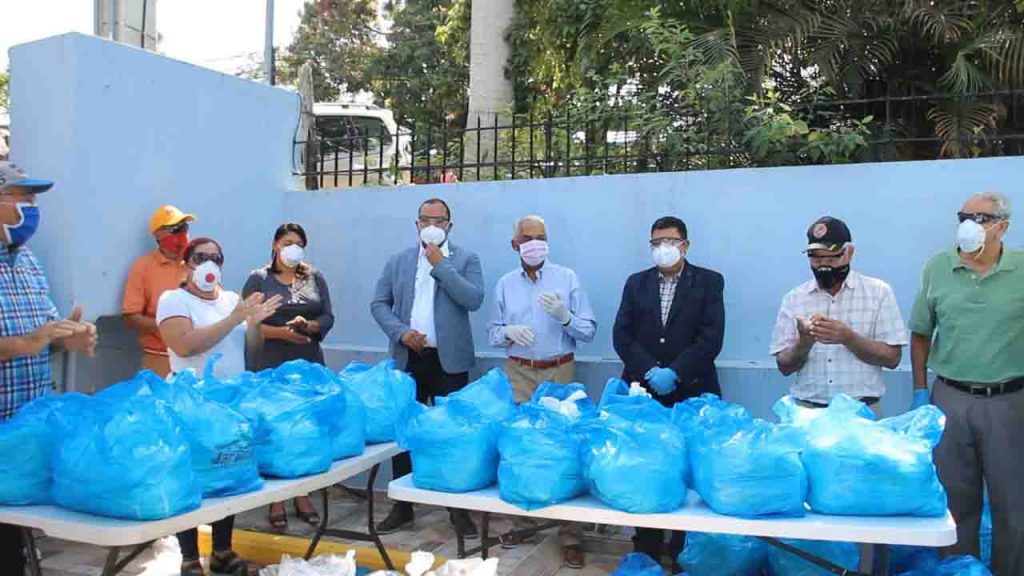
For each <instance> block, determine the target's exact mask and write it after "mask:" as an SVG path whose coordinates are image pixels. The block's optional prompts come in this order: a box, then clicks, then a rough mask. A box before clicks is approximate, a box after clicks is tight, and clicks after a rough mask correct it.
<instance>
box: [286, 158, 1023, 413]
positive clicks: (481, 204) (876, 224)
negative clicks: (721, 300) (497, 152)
mask: <svg viewBox="0 0 1024 576" xmlns="http://www.w3.org/2000/svg"><path fill="white" fill-rule="evenodd" d="M1022 176H1024V159H1017V158H1009V159H986V160H971V161H939V162H910V163H892V164H871V165H853V166H820V167H800V168H773V169H756V170H724V171H712V172H685V173H672V174H644V175H624V176H608V177H591V178H561V179H552V180H530V181H516V182H495V183H471V184H457V185H433V186H419V187H409V188H403V189H393V188H379V189H374V188H369V189H357V190H334V191H328V192H317V193H312V194H307V193H290V194H289V196H288V197H289V198H290V200H288V201H287V202H286V211H285V213H286V214H287V215H288V216H289V217H292V218H294V219H295V220H297V221H299V222H301V223H303V225H305V226H306V227H307V229H309V230H310V234H311V239H310V242H311V246H310V249H309V254H310V256H311V258H312V259H313V261H314V262H315V263H317V264H318V265H319V266H321V267H322V268H323V269H324V270H325V271H326V273H327V274H328V279H329V280H330V283H331V286H332V289H333V294H334V296H333V297H334V300H335V302H336V303H337V305H338V308H339V310H341V311H342V312H341V315H340V316H339V321H338V323H337V325H336V327H335V330H334V332H333V333H332V334H331V336H330V338H329V342H331V343H333V344H338V345H340V346H342V347H344V348H351V347H382V346H383V345H384V344H385V341H384V338H383V336H382V335H381V333H380V331H379V330H378V329H377V327H376V324H374V322H373V320H372V318H371V316H370V314H369V311H368V306H367V304H368V302H369V300H370V298H371V296H372V293H373V283H374V281H375V280H376V278H377V276H378V275H379V273H380V270H381V267H382V266H383V264H384V261H385V258H386V256H387V255H389V254H391V253H393V252H395V251H398V250H400V249H402V248H404V247H406V246H409V245H410V244H411V243H412V242H415V229H414V222H413V220H414V218H415V214H416V210H417V207H418V205H419V203H420V202H422V201H423V200H424V199H426V198H429V197H431V196H435V195H438V196H443V197H444V198H445V199H446V200H447V201H448V202H449V203H450V204H451V206H452V211H453V222H454V223H455V227H454V229H453V232H452V236H451V238H452V242H455V243H458V244H461V245H463V246H465V247H467V248H470V249H472V250H475V251H476V252H477V253H478V254H480V256H481V259H482V262H483V267H484V276H485V279H486V282H487V285H488V286H489V287H491V286H493V285H494V283H495V281H497V279H498V277H499V276H500V275H501V274H503V273H505V272H506V271H508V270H510V269H512V268H513V267H515V266H516V255H515V253H514V252H512V251H511V248H510V247H509V241H510V239H511V235H512V226H513V224H514V222H515V221H516V219H517V218H518V217H520V216H522V215H525V214H530V213H537V214H540V215H542V216H544V218H545V219H546V220H547V222H548V234H549V239H550V242H551V250H552V253H551V258H552V261H557V262H559V263H561V264H565V265H567V266H570V267H573V268H575V269H576V271H577V272H578V273H579V276H580V278H581V279H582V282H583V284H584V287H585V288H586V289H587V290H588V291H589V294H590V299H591V303H592V304H593V306H594V308H595V312H596V314H597V318H598V334H597V338H596V339H595V341H594V342H593V343H591V344H587V345H584V346H583V347H582V348H581V351H580V353H581V355H583V356H587V357H590V359H592V360H594V361H598V365H597V366H595V367H594V370H596V371H595V372H592V374H593V376H592V377H591V379H590V380H591V382H590V383H591V384H592V385H593V384H595V383H599V382H600V381H603V377H604V376H606V375H610V374H613V373H615V372H617V371H618V369H619V368H618V366H617V365H615V363H614V360H615V353H614V350H613V349H612V345H611V325H612V323H613V321H614V316H615V311H616V309H617V307H618V303H619V298H620V295H621V290H622V285H623V282H624V281H625V279H626V277H627V276H628V275H629V274H630V273H632V272H635V271H637V270H640V269H643V268H645V267H648V266H650V265H651V264H650V258H649V252H648V248H647V240H648V238H649V231H650V225H651V223H652V222H653V221H654V220H655V219H656V218H657V217H659V216H662V215H666V214H673V215H676V216H679V217H681V218H682V219H683V220H684V221H686V223H687V225H688V227H689V233H690V239H691V243H692V245H691V249H690V253H689V260H690V261H691V262H693V263H694V264H697V265H700V266H705V267H709V268H712V269H715V270H718V271H719V272H721V273H722V274H723V275H724V276H725V286H726V292H725V302H726V319H727V328H726V338H725V346H724V348H723V350H722V354H721V356H720V357H719V360H720V362H719V365H720V368H721V372H722V377H723V384H724V387H725V393H726V395H727V396H731V397H733V398H734V399H737V400H742V401H744V402H745V403H748V404H751V405H752V406H753V407H754V409H755V411H756V412H758V413H760V414H766V413H767V411H768V408H769V407H770V405H771V402H772V401H774V399H776V398H777V397H778V396H779V395H781V394H782V393H784V391H785V389H786V379H785V378H782V376H781V375H779V374H778V372H777V371H776V370H775V366H774V360H773V359H772V358H771V357H770V356H769V354H768V344H769V340H770V338H771V330H772V326H773V325H774V321H775V315H776V313H777V311H778V306H779V303H780V301H781V299H782V296H783V295H784V294H785V293H786V292H787V291H788V290H789V289H791V288H792V287H793V286H795V285H797V284H799V283H800V282H803V281H804V280H806V279H808V278H809V277H810V271H809V269H808V264H807V258H806V257H805V256H804V255H803V254H802V253H801V250H802V249H803V248H804V246H805V244H806V236H805V234H806V230H807V227H808V226H809V225H810V223H811V222H813V221H814V220H815V219H816V218H817V217H818V216H821V215H823V214H831V215H834V216H836V217H839V218H842V219H843V220H845V221H846V222H847V224H849V226H850V228H851V230H852V233H853V237H854V242H855V244H856V246H857V254H856V257H855V260H854V266H855V268H856V269H857V270H859V271H860V272H863V273H865V274H869V275H872V276H877V277H880V278H883V279H885V280H886V281H888V282H889V283H890V284H891V285H892V286H893V288H894V290H895V291H896V295H897V298H898V300H899V304H900V308H901V310H902V312H903V314H904V317H906V316H908V315H909V313H910V308H911V305H912V303H913V298H914V295H915V291H916V287H917V285H918V282H919V274H920V271H921V268H922V267H923V265H924V263H925V262H926V261H927V259H928V258H929V257H930V256H931V255H932V254H934V253H935V252H936V251H939V250H943V249H946V248H948V247H950V246H952V243H953V240H954V238H955V231H956V218H955V214H956V211H957V209H958V208H959V206H960V205H961V203H962V202H963V200H964V199H965V198H966V197H967V196H968V195H969V194H970V193H973V192H976V191H982V190H988V189H999V190H1002V191H1003V192H1005V193H1007V194H1009V195H1010V197H1011V199H1012V200H1014V201H1015V202H1016V204H1018V205H1020V204H1021V202H1024V193H1022V192H1021V190H1020V187H1019V185H1018V182H1020V181H1021V177H1022ZM1022 238H1024V236H1022V235H1021V232H1020V230H1018V229H1016V228H1014V227H1011V229H1010V233H1009V235H1008V238H1007V239H1008V243H1009V244H1010V245H1012V246H1015V247H1018V248H1019V247H1020V246H1021V239H1022ZM491 306H493V299H492V295H491V294H488V297H487V300H486V301H485V303H484V308H483V309H482V311H481V312H479V313H477V314H475V315H474V316H473V327H474V337H475V339H476V343H477V349H478V350H479V351H480V352H482V353H487V352H489V351H491V350H490V349H488V347H487V341H486V322H487V318H488V316H489V315H490V310H491ZM904 362H905V364H907V365H908V366H909V351H908V352H907V353H905V354H904ZM887 382H889V383H890V388H893V390H892V392H893V397H892V398H890V402H887V408H888V409H889V410H897V409H900V410H901V409H903V407H904V406H905V405H906V404H907V403H908V402H909V390H908V389H907V388H908V387H909V385H910V384H909V374H907V373H905V372H903V373H891V374H890V375H889V377H888V378H887Z"/></svg>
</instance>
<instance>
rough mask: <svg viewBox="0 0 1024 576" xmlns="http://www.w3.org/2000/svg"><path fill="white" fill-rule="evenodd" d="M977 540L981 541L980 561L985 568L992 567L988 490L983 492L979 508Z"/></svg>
mask: <svg viewBox="0 0 1024 576" xmlns="http://www.w3.org/2000/svg"><path fill="white" fill-rule="evenodd" d="M978 539H979V540H980V541H981V561H982V562H984V563H985V565H986V566H991V565H992V505H991V504H990V503H989V500H988V490H985V499H984V501H983V504H982V508H981V528H980V529H979V530H978Z"/></svg>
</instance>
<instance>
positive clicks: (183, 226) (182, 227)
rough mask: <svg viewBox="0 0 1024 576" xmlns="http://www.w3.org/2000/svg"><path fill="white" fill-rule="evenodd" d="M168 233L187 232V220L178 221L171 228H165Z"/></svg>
mask: <svg viewBox="0 0 1024 576" xmlns="http://www.w3.org/2000/svg"><path fill="white" fill-rule="evenodd" d="M165 230H167V232H168V233H169V234H181V233H182V232H188V222H179V223H178V224H175V225H174V226H173V227H171V228H165Z"/></svg>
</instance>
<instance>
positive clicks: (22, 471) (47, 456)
mask: <svg viewBox="0 0 1024 576" xmlns="http://www.w3.org/2000/svg"><path fill="white" fill-rule="evenodd" d="M92 401H93V399H92V398H90V397H89V396H85V395H83V394H77V393H74V392H72V393H68V394H61V395H57V394H47V395H45V396H42V397H40V398H36V399H35V400H33V401H31V402H29V403H28V404H25V405H24V406H22V407H21V409H20V410H19V411H18V412H17V414H15V415H14V417H13V418H11V419H10V420H8V421H6V422H0V454H3V457H2V458H0V504H3V505H8V506H26V505H33V504H46V503H49V502H50V491H51V489H52V485H53V470H52V465H51V461H52V459H53V452H54V450H55V448H56V446H57V444H58V443H59V442H60V441H61V440H63V439H64V438H66V437H67V436H69V435H70V434H71V431H72V430H73V429H74V428H75V427H76V426H77V425H78V424H79V423H80V422H81V421H82V418H88V414H89V413H90V412H91V411H90V410H89V409H88V404H89V403H90V402H92Z"/></svg>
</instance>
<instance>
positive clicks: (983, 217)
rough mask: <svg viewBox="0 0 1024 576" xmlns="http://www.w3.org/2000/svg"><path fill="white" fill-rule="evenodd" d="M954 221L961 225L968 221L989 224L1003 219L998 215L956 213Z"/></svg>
mask: <svg viewBox="0 0 1024 576" xmlns="http://www.w3.org/2000/svg"><path fill="white" fill-rule="evenodd" d="M956 219H957V220H958V221H959V222H960V223H961V224H962V223H964V222H966V221H968V220H974V221H975V222H977V223H978V224H988V223H989V222H996V221H998V220H1002V219H1003V217H1002V216H1000V215H999V214H989V213H987V212H957V213H956Z"/></svg>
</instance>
